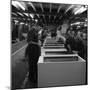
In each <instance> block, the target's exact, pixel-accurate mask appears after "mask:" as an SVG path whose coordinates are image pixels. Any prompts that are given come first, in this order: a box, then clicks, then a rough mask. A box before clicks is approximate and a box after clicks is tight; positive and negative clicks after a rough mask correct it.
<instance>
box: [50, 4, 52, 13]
mask: <svg viewBox="0 0 90 90" xmlns="http://www.w3.org/2000/svg"><path fill="white" fill-rule="evenodd" d="M51 12H52V4H51V3H50V13H51Z"/></svg>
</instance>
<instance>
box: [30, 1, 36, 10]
mask: <svg viewBox="0 0 90 90" xmlns="http://www.w3.org/2000/svg"><path fill="white" fill-rule="evenodd" d="M29 4H30V5H31V7H32V8H33V10H34V11H36V8H35V6H34V5H33V3H31V2H29Z"/></svg>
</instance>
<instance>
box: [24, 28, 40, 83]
mask: <svg viewBox="0 0 90 90" xmlns="http://www.w3.org/2000/svg"><path fill="white" fill-rule="evenodd" d="M31 31H32V32H30V33H29V34H32V35H31V36H32V37H30V39H29V40H30V41H29V40H28V46H27V48H26V51H25V58H26V60H27V61H28V65H29V80H30V81H31V82H32V83H37V62H38V59H39V56H40V55H41V49H40V46H39V44H38V39H37V38H38V37H37V34H36V32H34V31H35V28H32V29H31ZM28 38H29V37H28Z"/></svg>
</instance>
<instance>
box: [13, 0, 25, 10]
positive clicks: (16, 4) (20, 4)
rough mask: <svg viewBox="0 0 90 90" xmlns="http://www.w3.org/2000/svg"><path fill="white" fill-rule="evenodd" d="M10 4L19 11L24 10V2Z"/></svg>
mask: <svg viewBox="0 0 90 90" xmlns="http://www.w3.org/2000/svg"><path fill="white" fill-rule="evenodd" d="M12 4H13V5H14V6H15V7H17V8H18V7H20V8H21V9H23V10H25V3H24V2H18V1H12Z"/></svg>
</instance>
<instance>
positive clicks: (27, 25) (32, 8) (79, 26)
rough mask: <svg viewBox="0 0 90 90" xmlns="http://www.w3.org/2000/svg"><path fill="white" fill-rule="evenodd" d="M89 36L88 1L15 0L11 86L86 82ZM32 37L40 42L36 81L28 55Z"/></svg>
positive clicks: (12, 9) (12, 23)
mask: <svg viewBox="0 0 90 90" xmlns="http://www.w3.org/2000/svg"><path fill="white" fill-rule="evenodd" d="M34 34H35V35H36V37H35V38H34ZM87 37H88V5H82V4H65V3H47V2H32V1H18V0H12V1H11V86H12V89H27V88H42V87H56V86H57V87H58V86H59V87H60V86H73V85H74V86H75V85H86V84H87V63H88V55H87V48H88V46H87V45H88V44H87V43H88V38H87ZM33 38H34V39H35V40H36V41H37V42H35V45H38V46H40V55H39V57H38V61H37V70H34V72H36V71H37V83H36V82H35V83H34V82H31V81H30V80H29V76H30V72H31V71H30V70H31V68H32V67H31V68H30V69H29V67H30V66H29V63H28V61H27V60H26V57H25V54H26V50H27V51H28V52H29V49H27V47H28V46H29V45H30V42H31V41H32V40H34V39H33ZM36 43H37V44H36ZM32 47H33V46H32ZM30 49H31V48H30ZM31 50H32V49H31ZM34 50H35V49H33V51H32V52H31V53H34V56H37V55H38V54H39V51H38V50H36V51H34ZM29 55H30V54H29ZM32 55H33V54H32ZM32 55H31V56H32ZM32 57H33V56H32ZM31 59H32V58H31ZM30 65H31V64H30ZM31 66H32V65H31ZM34 69H35V68H34ZM32 71H33V70H32ZM34 74H35V73H33V76H34Z"/></svg>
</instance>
